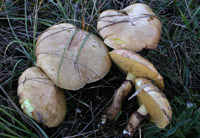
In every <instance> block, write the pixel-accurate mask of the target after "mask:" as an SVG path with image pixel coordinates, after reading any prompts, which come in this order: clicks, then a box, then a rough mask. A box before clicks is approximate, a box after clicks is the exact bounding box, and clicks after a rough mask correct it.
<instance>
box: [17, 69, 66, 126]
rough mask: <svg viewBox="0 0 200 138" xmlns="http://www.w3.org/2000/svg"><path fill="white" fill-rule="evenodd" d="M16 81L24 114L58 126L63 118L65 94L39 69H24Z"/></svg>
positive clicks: (49, 124)
mask: <svg viewBox="0 0 200 138" xmlns="http://www.w3.org/2000/svg"><path fill="white" fill-rule="evenodd" d="M18 83H19V84H18V91H17V93H18V96H19V103H20V104H21V108H22V110H23V112H24V113H25V114H26V115H28V116H29V117H31V118H32V119H34V120H36V121H37V122H40V123H43V124H44V125H46V126H48V127H55V126H58V125H59V124H60V123H61V122H62V121H63V120H64V118H65V115H66V110H67V109H66V108H67V107H66V101H65V95H64V93H63V91H62V90H61V89H59V88H57V87H56V86H55V85H54V84H53V82H52V81H51V80H50V79H49V78H48V77H47V76H46V74H44V72H43V71H42V70H41V69H39V68H38V67H31V68H28V69H26V70H25V71H24V72H23V73H22V75H21V76H20V78H19V81H18Z"/></svg>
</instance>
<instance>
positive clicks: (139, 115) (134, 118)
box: [123, 104, 148, 136]
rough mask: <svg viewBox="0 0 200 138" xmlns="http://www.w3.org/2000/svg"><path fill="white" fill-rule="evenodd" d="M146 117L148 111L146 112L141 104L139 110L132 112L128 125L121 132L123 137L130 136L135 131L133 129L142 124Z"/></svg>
mask: <svg viewBox="0 0 200 138" xmlns="http://www.w3.org/2000/svg"><path fill="white" fill-rule="evenodd" d="M147 115H148V111H147V110H146V108H145V106H144V105H143V104H142V105H141V106H140V107H139V109H138V110H137V111H136V112H134V113H133V114H132V115H131V117H130V118H129V121H128V124H127V126H126V128H125V129H124V131H123V134H124V135H129V136H131V135H132V134H133V132H134V130H135V128H136V127H137V126H138V125H139V124H140V123H141V122H142V120H143V119H144V118H145V116H147Z"/></svg>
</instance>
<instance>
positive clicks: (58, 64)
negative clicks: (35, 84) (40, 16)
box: [36, 23, 111, 90]
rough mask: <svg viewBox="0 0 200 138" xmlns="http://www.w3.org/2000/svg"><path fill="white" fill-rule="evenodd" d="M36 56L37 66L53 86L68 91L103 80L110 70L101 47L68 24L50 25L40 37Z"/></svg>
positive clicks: (100, 44)
mask: <svg viewBox="0 0 200 138" xmlns="http://www.w3.org/2000/svg"><path fill="white" fill-rule="evenodd" d="M36 54H37V66H39V67H40V68H42V70H44V72H45V73H46V74H47V76H48V77H49V78H50V79H51V80H52V81H53V82H54V84H56V85H57V86H58V87H61V88H64V89H69V90H78V89H80V88H82V87H83V86H84V85H85V84H86V83H91V82H94V81H97V80H99V79H101V78H103V77H104V76H105V75H106V74H107V73H108V71H109V70H110V67H111V60H110V57H109V55H108V49H107V47H106V46H105V44H104V43H103V42H102V41H101V40H100V39H99V38H98V37H96V36H95V35H93V34H90V33H88V32H86V31H84V30H81V29H78V28H77V27H76V26H74V25H72V24H68V23H62V24H58V25H54V26H52V27H50V28H49V29H47V30H46V31H45V32H44V33H43V34H42V35H40V37H39V38H38V40H37V44H36ZM57 75H58V76H57Z"/></svg>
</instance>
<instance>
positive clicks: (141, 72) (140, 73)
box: [101, 49, 164, 124]
mask: <svg viewBox="0 0 200 138" xmlns="http://www.w3.org/2000/svg"><path fill="white" fill-rule="evenodd" d="M109 55H110V57H111V59H112V61H113V62H114V63H115V64H116V65H117V66H118V67H119V68H120V69H122V70H123V71H124V72H125V73H127V77H126V80H125V81H124V82H123V83H122V85H121V86H120V87H119V88H118V90H117V91H116V93H115V97H114V100H113V102H112V104H111V106H110V107H109V108H108V110H107V112H106V115H103V116H102V120H101V123H102V124H105V123H106V121H107V120H113V119H114V118H115V117H116V115H117V114H118V113H119V111H120V110H121V106H122V102H123V100H124V99H125V97H126V96H127V95H128V93H129V92H130V91H131V89H132V86H133V85H134V83H135V79H136V78H140V77H142V78H148V79H151V80H153V81H155V83H156V85H157V86H158V87H159V88H160V89H161V90H162V89H163V87H164V83H163V78H162V76H161V75H160V74H159V73H158V72H157V70H156V69H155V67H154V66H153V64H151V63H150V62H149V61H148V60H147V59H145V58H143V57H141V56H140V55H139V54H137V53H135V52H131V51H128V50H122V49H116V50H113V51H111V52H110V53H109Z"/></svg>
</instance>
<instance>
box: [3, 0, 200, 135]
mask: <svg viewBox="0 0 200 138" xmlns="http://www.w3.org/2000/svg"><path fill="white" fill-rule="evenodd" d="M136 2H139V0H138V1H137V0H134V2H133V0H123V1H121V2H120V1H117V0H113V1H109V0H90V1H89V0H88V1H87V0H70V1H69V0H65V1H61V0H54V1H53V0H49V1H48V2H47V1H41V0H38V1H37V0H36V1H35V2H31V1H26V0H24V1H19V0H9V1H6V0H3V1H2V0H1V1H0V10H1V11H0V23H1V24H0V40H1V43H0V86H1V88H2V89H1V91H4V92H3V93H0V105H1V106H0V137H10V138H15V137H30V136H32V137H47V136H48V137H52V138H54V137H64V136H71V137H106V136H110V137H113V136H118V137H123V135H122V130H123V128H124V127H125V124H126V122H127V120H128V117H130V115H131V114H132V113H133V112H134V111H135V110H136V109H137V104H136V102H135V100H132V101H127V100H126V101H125V102H124V104H123V108H122V111H121V115H120V116H119V117H118V120H117V121H116V122H114V123H111V124H108V126H107V127H105V128H102V129H101V128H99V127H98V124H99V121H100V118H101V115H102V113H103V111H104V110H105V109H106V108H107V107H108V105H109V104H110V103H111V102H110V101H111V100H110V99H111V98H112V95H113V94H114V91H115V90H116V89H117V87H118V86H119V85H120V84H121V82H122V81H123V79H124V78H125V75H124V74H122V73H121V72H120V71H119V70H118V68H117V67H116V66H114V65H113V67H112V68H111V71H110V72H109V73H108V75H107V76H106V77H105V78H104V79H103V80H100V81H98V82H95V83H92V84H89V85H86V86H85V87H84V88H83V89H81V90H79V91H77V92H73V91H67V92H66V97H67V99H66V100H67V103H68V112H67V116H66V118H65V120H64V122H63V123H62V124H61V125H60V126H58V127H56V128H47V127H45V126H43V125H41V124H36V123H35V122H34V121H33V120H30V119H29V118H28V117H26V116H25V115H24V114H23V113H22V112H21V110H20V109H19V107H20V106H19V103H18V97H17V83H18V82H17V81H18V77H19V76H20V74H21V73H22V72H23V71H24V70H25V69H27V68H28V67H31V66H35V62H36V57H35V56H36V55H35V52H34V51H35V44H36V40H37V39H36V38H37V37H38V36H39V35H40V34H41V33H42V32H43V31H44V30H45V29H47V28H48V27H50V26H52V25H53V24H55V23H62V22H68V23H72V24H74V25H76V26H77V27H79V28H83V29H85V30H88V31H89V32H90V33H94V34H96V35H98V32H97V30H96V23H97V19H98V16H99V14H100V12H102V11H104V10H107V9H118V10H119V9H123V8H124V7H126V6H128V5H130V4H131V3H136ZM145 3H146V4H148V5H149V6H150V7H151V8H152V9H153V10H154V11H155V12H156V14H158V16H159V18H160V20H161V21H162V24H163V31H162V37H161V40H160V42H159V45H158V48H157V49H155V50H143V51H142V52H140V54H141V55H142V56H143V57H145V58H147V59H149V60H150V61H151V62H152V63H153V64H154V65H155V67H156V68H157V69H158V71H159V72H160V73H161V74H162V76H163V77H164V82H165V89H164V91H163V92H164V93H165V94H166V96H167V98H168V99H169V101H170V103H171V106H172V109H173V119H172V122H171V124H170V125H168V126H167V127H166V128H165V129H158V128H157V127H156V126H155V125H153V124H149V123H148V122H147V121H145V122H143V123H142V124H141V125H140V128H141V134H142V136H144V137H151V138H153V137H174V138H176V137H177V138H179V137H181V138H182V137H183V138H184V137H185V138H187V137H190V136H191V137H200V130H199V128H200V123H199V122H200V109H199V105H200V100H199V99H200V94H199V92H200V87H199V83H200V79H199V78H200V27H199V26H200V1H199V0H157V1H151V0H146V1H145ZM5 93H6V94H7V95H5ZM78 101H79V102H78ZM81 103H84V104H81ZM105 103H107V104H105ZM189 103H192V105H193V106H191V107H189V106H188V105H189ZM138 135H139V131H137V132H136V133H135V136H136V137H138Z"/></svg>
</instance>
